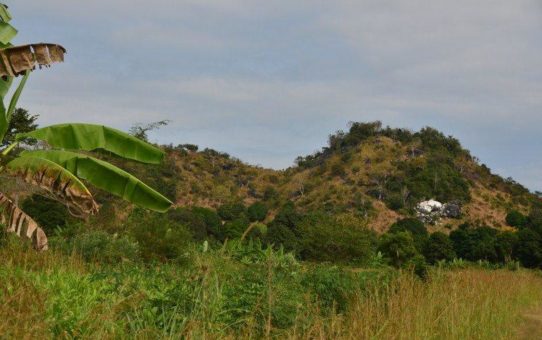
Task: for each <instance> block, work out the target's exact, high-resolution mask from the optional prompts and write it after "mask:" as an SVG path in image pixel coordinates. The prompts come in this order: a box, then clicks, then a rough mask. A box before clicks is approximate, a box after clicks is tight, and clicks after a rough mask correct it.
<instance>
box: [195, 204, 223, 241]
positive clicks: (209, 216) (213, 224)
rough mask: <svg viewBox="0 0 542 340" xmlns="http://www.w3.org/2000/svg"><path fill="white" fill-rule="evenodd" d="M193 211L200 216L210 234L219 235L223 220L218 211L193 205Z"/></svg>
mask: <svg viewBox="0 0 542 340" xmlns="http://www.w3.org/2000/svg"><path fill="white" fill-rule="evenodd" d="M192 212H193V213H194V214H196V215H197V216H200V217H201V219H202V220H203V222H204V223H205V229H206V231H207V233H208V234H210V235H213V236H215V237H217V238H218V237H219V236H220V233H221V228H222V221H221V220H220V216H219V215H218V213H217V212H216V211H214V210H212V209H209V208H202V207H192Z"/></svg>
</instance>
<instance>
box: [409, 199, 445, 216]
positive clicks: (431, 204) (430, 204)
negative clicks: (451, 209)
mask: <svg viewBox="0 0 542 340" xmlns="http://www.w3.org/2000/svg"><path fill="white" fill-rule="evenodd" d="M442 206H443V204H442V203H440V202H439V201H435V200H432V199H431V200H429V201H423V202H420V203H418V206H417V207H416V210H417V211H418V212H421V213H426V214H429V213H432V212H435V211H441V210H442Z"/></svg>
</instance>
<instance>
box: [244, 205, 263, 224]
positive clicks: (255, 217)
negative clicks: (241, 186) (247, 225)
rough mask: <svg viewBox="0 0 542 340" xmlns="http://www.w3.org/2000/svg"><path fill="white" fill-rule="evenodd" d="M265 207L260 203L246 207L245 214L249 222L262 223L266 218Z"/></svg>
mask: <svg viewBox="0 0 542 340" xmlns="http://www.w3.org/2000/svg"><path fill="white" fill-rule="evenodd" d="M267 211H268V209H267V206H266V205H265V204H264V203H262V202H256V203H253V204H252V205H250V206H249V207H248V210H247V214H248V218H249V219H250V221H251V222H255V221H263V220H265V217H266V216H267Z"/></svg>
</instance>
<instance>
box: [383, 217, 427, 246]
mask: <svg viewBox="0 0 542 340" xmlns="http://www.w3.org/2000/svg"><path fill="white" fill-rule="evenodd" d="M404 231H408V232H410V233H411V234H412V238H413V240H414V245H415V247H416V249H417V250H418V252H422V251H423V249H424V247H425V243H426V242H427V239H428V237H429V233H428V232H427V228H426V227H425V225H424V224H423V222H422V221H420V220H418V219H417V218H404V219H401V220H399V221H397V222H395V223H394V224H392V226H391V227H390V230H389V232H390V233H398V232H404Z"/></svg>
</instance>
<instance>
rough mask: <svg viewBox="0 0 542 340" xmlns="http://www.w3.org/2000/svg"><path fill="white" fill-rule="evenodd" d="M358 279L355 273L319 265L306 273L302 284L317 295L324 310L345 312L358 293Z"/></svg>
mask: <svg viewBox="0 0 542 340" xmlns="http://www.w3.org/2000/svg"><path fill="white" fill-rule="evenodd" d="M356 281H357V280H356V277H355V275H354V273H351V272H349V271H346V270H343V269H340V268H338V267H335V266H333V267H330V266H325V265H318V266H315V267H314V268H312V269H311V270H310V271H309V272H308V273H307V274H306V276H305V277H304V278H303V280H302V285H303V286H304V287H307V288H308V290H309V291H310V292H311V293H313V294H314V295H315V296H316V298H317V299H318V301H317V302H318V303H319V304H320V307H321V308H323V310H324V312H328V313H329V312H333V311H334V310H337V311H338V312H344V311H345V310H346V308H347V306H348V302H349V301H350V299H351V298H352V296H353V295H354V294H355V293H356V288H357V287H356V283H357V282H356Z"/></svg>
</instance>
